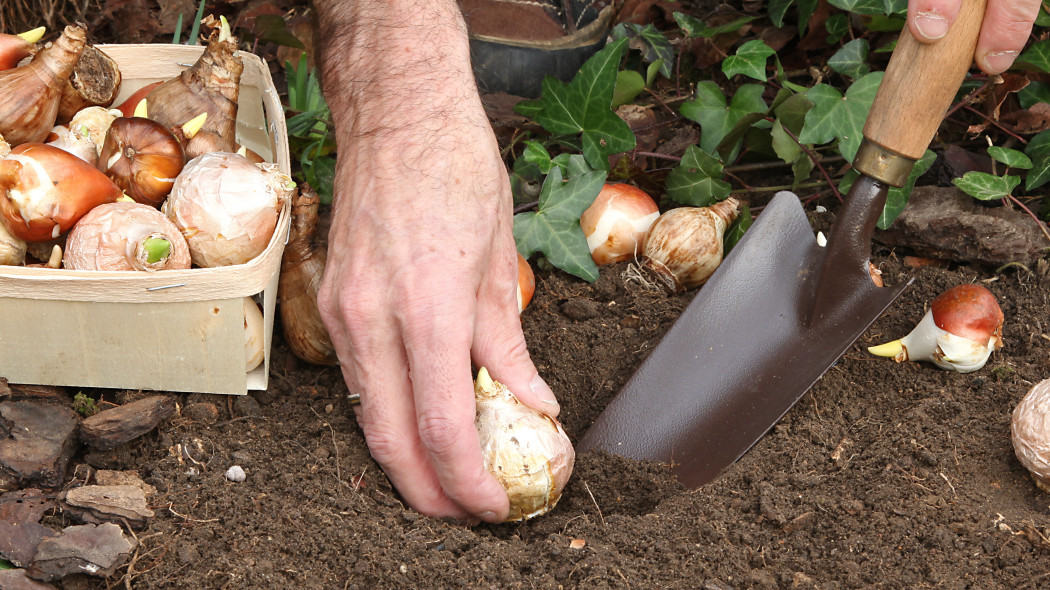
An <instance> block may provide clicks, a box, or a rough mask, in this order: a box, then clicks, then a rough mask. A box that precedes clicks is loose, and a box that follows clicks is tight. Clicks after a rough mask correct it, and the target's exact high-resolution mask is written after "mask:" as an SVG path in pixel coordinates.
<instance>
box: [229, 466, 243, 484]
mask: <svg viewBox="0 0 1050 590" xmlns="http://www.w3.org/2000/svg"><path fill="white" fill-rule="evenodd" d="M226 479H228V480H230V481H233V482H238V483H239V482H242V481H244V480H245V479H248V475H247V474H246V473H244V469H241V466H240V465H234V466H232V467H230V468H229V469H227V470H226Z"/></svg>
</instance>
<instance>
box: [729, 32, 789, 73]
mask: <svg viewBox="0 0 1050 590" xmlns="http://www.w3.org/2000/svg"><path fill="white" fill-rule="evenodd" d="M775 53H776V51H774V50H773V48H772V47H770V46H769V45H766V42H765V41H762V40H759V39H754V40H752V41H748V42H747V43H744V44H743V45H741V46H740V48H739V49H737V50H736V55H730V56H729V57H727V58H725V59H724V60H723V61H722V73H723V74H725V75H726V77H727V78H732V77H733V76H734V75H736V74H744V75H745V76H748V77H750V78H754V79H756V80H761V81H763V82H765V81H766V62H767V61H769V56H771V55H774V54H775Z"/></svg>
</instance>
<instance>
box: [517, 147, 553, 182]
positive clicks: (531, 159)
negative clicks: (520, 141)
mask: <svg viewBox="0 0 1050 590" xmlns="http://www.w3.org/2000/svg"><path fill="white" fill-rule="evenodd" d="M521 158H522V159H523V160H525V161H526V162H528V163H530V164H534V165H535V166H536V167H537V168H538V169H539V171H540V173H541V174H548V173H550V171H551V166H553V164H551V155H550V153H549V152H548V151H547V148H545V147H543V144H542V143H540V142H538V141H532V140H526V141H525V151H524V152H522V154H521Z"/></svg>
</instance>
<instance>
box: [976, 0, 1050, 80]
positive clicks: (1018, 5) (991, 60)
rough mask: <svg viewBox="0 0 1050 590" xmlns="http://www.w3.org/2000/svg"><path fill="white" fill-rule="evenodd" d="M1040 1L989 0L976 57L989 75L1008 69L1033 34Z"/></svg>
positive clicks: (979, 64) (978, 63)
mask: <svg viewBox="0 0 1050 590" xmlns="http://www.w3.org/2000/svg"><path fill="white" fill-rule="evenodd" d="M1040 5H1041V3H1040V0H989V1H988V8H986V9H985V12H984V23H983V24H982V25H981V36H980V38H979V39H978V40H977V50H976V51H975V52H974V57H975V59H976V61H977V65H978V66H979V67H980V68H981V69H982V70H984V71H985V72H986V73H988V74H999V73H1002V72H1005V71H1006V70H1007V69H1008V68H1009V67H1010V66H1011V65H1012V64H1013V62H1014V60H1015V59H1017V56H1018V55H1019V54H1020V53H1021V50H1022V49H1024V46H1025V43H1027V42H1028V36H1029V35H1030V34H1031V33H1032V23H1034V22H1035V17H1036V16H1037V15H1038V14H1039V7H1040Z"/></svg>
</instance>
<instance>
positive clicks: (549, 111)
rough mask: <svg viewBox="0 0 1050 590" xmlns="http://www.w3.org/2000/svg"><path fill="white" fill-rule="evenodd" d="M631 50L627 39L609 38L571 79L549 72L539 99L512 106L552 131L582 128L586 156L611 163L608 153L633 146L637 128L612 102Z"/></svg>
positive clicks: (601, 165) (596, 163) (605, 165)
mask: <svg viewBox="0 0 1050 590" xmlns="http://www.w3.org/2000/svg"><path fill="white" fill-rule="evenodd" d="M626 50H627V40H626V39H621V40H619V41H616V42H614V43H610V44H609V45H607V46H606V47H605V48H604V49H602V50H601V51H599V52H598V53H596V54H594V55H593V56H592V57H591V58H590V59H588V60H587V62H586V63H584V64H583V67H581V68H580V71H579V72H577V74H576V76H575V77H573V79H572V81H571V82H569V83H568V84H565V83H564V82H562V81H560V80H558V79H556V78H554V77H552V76H547V77H545V78H544V79H543V92H542V94H541V96H540V98H539V99H537V100H527V101H521V102H519V103H518V105H517V106H515V107H514V109H515V111H517V112H518V113H519V114H522V115H525V116H527V117H530V118H531V119H532V120H534V121H536V122H537V123H539V124H540V125H542V126H543V128H544V129H546V130H547V131H549V132H551V133H554V134H561V135H574V134H577V133H580V134H582V143H583V145H582V151H583V155H584V157H585V158H587V162H588V163H589V164H590V165H591V166H593V167H595V168H597V169H601V170H608V169H609V161H608V160H609V156H611V155H612V154H617V153H620V152H625V151H627V150H629V149H631V148H633V147H634V133H632V132H631V128H630V127H629V126H628V125H627V123H625V122H624V120H623V119H621V118H619V117H617V116H616V113H614V112H613V110H612V108H610V107H611V105H612V99H613V90H614V88H615V86H616V72H617V70H618V66H619V63H620V59H621V58H622V57H623V54H624V52H625V51H626Z"/></svg>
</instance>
